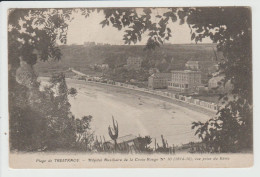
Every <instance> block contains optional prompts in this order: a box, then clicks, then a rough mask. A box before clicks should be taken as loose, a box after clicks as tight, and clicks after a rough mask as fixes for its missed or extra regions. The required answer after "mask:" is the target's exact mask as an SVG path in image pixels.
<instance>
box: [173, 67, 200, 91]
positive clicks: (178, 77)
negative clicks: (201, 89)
mask: <svg viewBox="0 0 260 177" xmlns="http://www.w3.org/2000/svg"><path fill="white" fill-rule="evenodd" d="M198 86H201V72H200V71H191V70H184V71H172V77H171V80H170V81H169V82H168V88H169V89H173V90H176V91H180V92H194V91H196V89H197V87H198Z"/></svg>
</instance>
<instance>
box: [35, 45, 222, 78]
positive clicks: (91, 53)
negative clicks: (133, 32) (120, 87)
mask: <svg viewBox="0 0 260 177" xmlns="http://www.w3.org/2000/svg"><path fill="white" fill-rule="evenodd" d="M144 48H145V46H144V45H121V46H120V45H93V46H84V45H63V46H60V49H61V53H62V58H61V60H60V61H52V60H50V61H48V62H38V63H37V64H36V65H35V69H36V71H37V72H39V74H40V75H41V74H42V73H46V72H48V73H50V72H53V71H64V70H67V69H68V68H69V67H73V68H77V69H82V68H86V67H88V66H89V65H93V64H103V63H108V64H110V65H113V64H114V65H116V66H115V67H117V65H123V64H126V59H127V58H128V57H129V56H140V57H141V58H143V59H144V60H147V61H151V62H152V63H153V65H155V66H158V67H161V68H160V69H161V70H163V71H165V70H171V69H184V66H185V63H186V62H187V61H188V60H197V61H204V62H205V63H207V62H209V61H212V60H215V59H216V57H215V54H214V51H216V45H215V44H165V45H163V46H161V47H158V48H156V49H155V50H152V51H151V50H144ZM218 55H219V54H218ZM202 63H203V62H202ZM165 66H167V68H164V67H165Z"/></svg>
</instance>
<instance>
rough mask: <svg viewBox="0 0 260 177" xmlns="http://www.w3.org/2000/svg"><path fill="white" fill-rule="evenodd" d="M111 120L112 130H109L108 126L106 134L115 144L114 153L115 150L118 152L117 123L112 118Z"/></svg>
mask: <svg viewBox="0 0 260 177" xmlns="http://www.w3.org/2000/svg"><path fill="white" fill-rule="evenodd" d="M112 120H113V128H111V127H110V125H109V126H108V134H109V136H110V138H111V139H112V140H113V141H114V142H115V151H117V150H119V149H118V144H117V141H116V140H117V138H118V123H117V121H116V122H115V120H114V117H113V116H112Z"/></svg>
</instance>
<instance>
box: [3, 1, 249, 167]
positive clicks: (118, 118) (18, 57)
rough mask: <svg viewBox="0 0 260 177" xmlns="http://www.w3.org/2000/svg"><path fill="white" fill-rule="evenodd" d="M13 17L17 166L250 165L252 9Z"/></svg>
mask: <svg viewBox="0 0 260 177" xmlns="http://www.w3.org/2000/svg"><path fill="white" fill-rule="evenodd" d="M7 17H8V20H7V21H8V26H7V27H8V29H7V31H8V36H7V37H8V110H9V119H8V122H9V132H8V133H9V135H8V136H9V166H10V168H14V169H16V168H17V169H19V168H110V167H111V168H115V167H116V168H118V167H122V168H132V167H138V168H158V167H160V168H164V167H167V168H171V167H181V168H186V167H187V168H189V167H199V168H204V167H211V168H212V167H213V168H214V167H222V168H223V167H225V168H228V167H230V168H231V167H243V168H244V167H252V166H253V164H254V163H253V150H254V149H253V84H252V14H251V7H247V6H236V7H235V6H223V7H219V6H218V7H217V6H215V7H214V6H212V7H198V6H197V7H95V8H89V7H80V8H60V7H55V8H9V9H8V14H7ZM241 158H243V160H242V161H241V160H240V161H238V159H241Z"/></svg>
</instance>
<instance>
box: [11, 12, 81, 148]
mask: <svg viewBox="0 0 260 177" xmlns="http://www.w3.org/2000/svg"><path fill="white" fill-rule="evenodd" d="M71 13H72V9H10V10H9V15H8V24H9V28H8V64H9V112H10V114H9V115H10V117H9V120H10V124H9V125H10V149H11V150H14V149H16V150H19V151H36V150H37V151H38V150H57V149H71V148H72V147H73V146H74V145H75V143H76V125H75V120H74V116H72V114H71V112H70V104H69V102H68V95H69V94H70V93H69V90H68V88H67V85H66V82H65V77H64V75H63V74H58V75H54V76H53V77H51V79H50V86H47V87H45V88H44V90H43V91H42V90H41V89H40V82H38V81H37V75H36V74H35V72H34V69H33V66H34V65H35V63H36V62H37V60H42V61H47V60H48V59H50V58H53V59H54V60H59V59H60V58H61V53H60V49H59V47H58V45H57V43H58V41H59V42H60V43H66V32H67V28H68V25H67V23H66V22H67V21H69V20H70V14H71ZM74 94H75V92H74Z"/></svg>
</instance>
